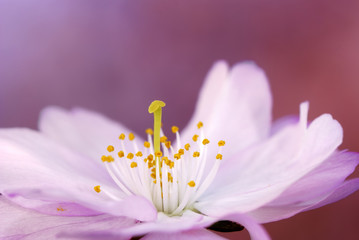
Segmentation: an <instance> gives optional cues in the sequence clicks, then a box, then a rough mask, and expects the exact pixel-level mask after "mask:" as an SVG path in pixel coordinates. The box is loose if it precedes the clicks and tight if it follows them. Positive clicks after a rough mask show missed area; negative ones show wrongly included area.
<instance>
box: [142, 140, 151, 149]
mask: <svg viewBox="0 0 359 240" xmlns="http://www.w3.org/2000/svg"><path fill="white" fill-rule="evenodd" d="M143 146H145V148H150V146H151V144H150V143H149V142H147V141H145V142H144V143H143Z"/></svg>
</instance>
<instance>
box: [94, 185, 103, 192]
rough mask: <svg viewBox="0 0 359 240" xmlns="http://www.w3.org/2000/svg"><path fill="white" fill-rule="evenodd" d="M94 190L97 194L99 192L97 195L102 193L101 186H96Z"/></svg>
mask: <svg viewBox="0 0 359 240" xmlns="http://www.w3.org/2000/svg"><path fill="white" fill-rule="evenodd" d="M93 189H94V190H95V192H97V193H99V192H101V189H100V185H97V186H95V187H94V188H93Z"/></svg>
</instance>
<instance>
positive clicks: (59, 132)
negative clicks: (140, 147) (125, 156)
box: [39, 107, 142, 166]
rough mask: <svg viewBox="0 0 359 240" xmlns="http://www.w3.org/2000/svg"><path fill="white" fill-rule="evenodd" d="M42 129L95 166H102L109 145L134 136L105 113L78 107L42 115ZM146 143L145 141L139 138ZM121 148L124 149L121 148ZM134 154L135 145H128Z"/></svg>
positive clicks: (42, 113)
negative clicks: (125, 137)
mask: <svg viewBox="0 0 359 240" xmlns="http://www.w3.org/2000/svg"><path fill="white" fill-rule="evenodd" d="M39 129H40V131H41V132H43V133H44V134H45V135H47V136H49V137H50V138H52V139H54V140H56V141H57V142H59V143H61V144H63V145H64V146H67V147H68V148H70V149H72V150H74V151H76V152H79V153H81V154H83V155H85V156H88V157H89V159H90V160H93V161H94V162H95V164H97V165H98V166H101V161H98V159H101V156H102V155H103V154H104V153H106V148H107V146H108V145H114V146H115V148H116V145H115V144H116V143H118V144H119V140H118V136H119V135H120V134H121V133H124V134H126V136H127V135H128V134H129V133H130V130H128V129H127V128H126V127H124V126H122V125H121V124H119V123H117V122H115V121H112V120H110V119H108V118H106V117H104V116H102V115H101V114H98V113H95V112H91V111H88V110H85V109H81V108H76V109H73V110H71V111H66V110H64V109H61V108H58V107H48V108H46V109H44V110H43V111H42V112H41V115H40V120H39ZM139 140H140V141H141V142H142V139H141V138H139ZM118 147H120V146H118ZM126 148H127V150H129V151H130V152H133V151H134V148H133V145H132V144H131V145H129V146H126Z"/></svg>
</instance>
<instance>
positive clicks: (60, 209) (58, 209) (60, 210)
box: [57, 207, 65, 212]
mask: <svg viewBox="0 0 359 240" xmlns="http://www.w3.org/2000/svg"><path fill="white" fill-rule="evenodd" d="M57 211H59V212H63V211H65V209H63V208H62V207H58V208H57Z"/></svg>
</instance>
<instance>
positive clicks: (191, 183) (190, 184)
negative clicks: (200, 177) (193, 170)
mask: <svg viewBox="0 0 359 240" xmlns="http://www.w3.org/2000/svg"><path fill="white" fill-rule="evenodd" d="M187 184H188V186H190V187H195V186H196V183H195V182H194V181H190V182H189V183H187Z"/></svg>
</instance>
